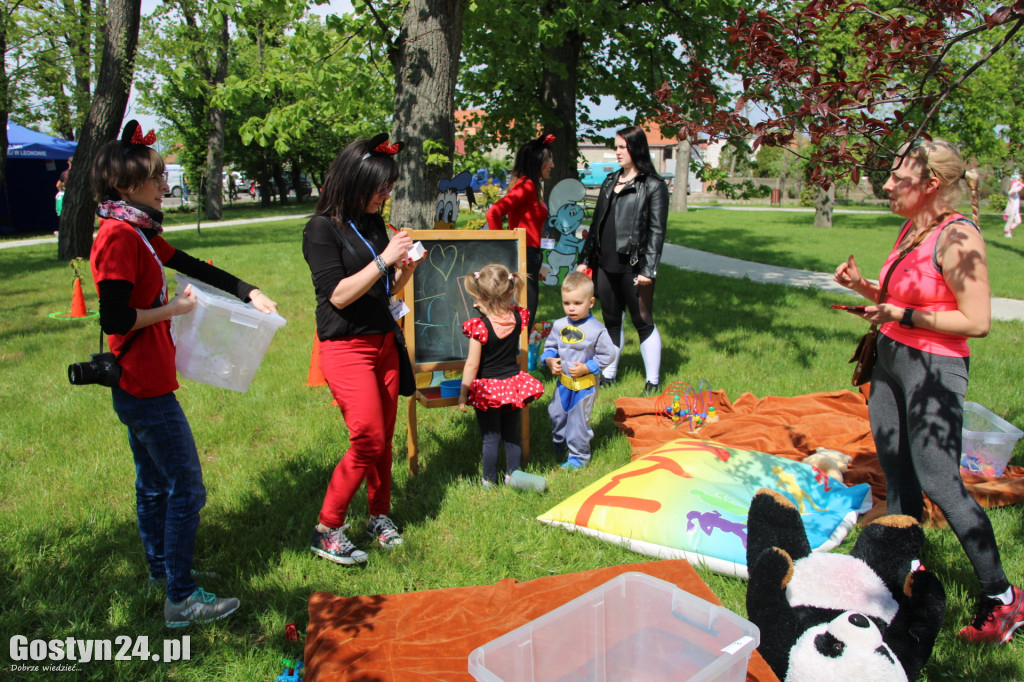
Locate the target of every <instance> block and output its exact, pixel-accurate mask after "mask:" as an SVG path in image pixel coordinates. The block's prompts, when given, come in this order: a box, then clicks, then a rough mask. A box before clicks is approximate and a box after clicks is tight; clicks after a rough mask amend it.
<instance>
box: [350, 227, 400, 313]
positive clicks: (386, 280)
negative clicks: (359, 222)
mask: <svg viewBox="0 0 1024 682" xmlns="http://www.w3.org/2000/svg"><path fill="white" fill-rule="evenodd" d="M348 224H349V225H351V226H352V231H353V232H355V233H356V236H357V237H359V238H360V239H362V240H363V243H364V244H366V248H368V249H369V250H370V253H371V254H373V259H374V260H377V251H376V250H375V249H374V248H373V246H371V245H370V242H368V241H366V237H364V236H363V235H362V234H361V233H360V232H359V228H357V227H356V224H355V223H354V222H352V221H351V220H350V221H348ZM381 277H382V278H383V279H384V293H385V294H387V297H388V298H391V278H390V277H387V276H386V275H383V274H382V275H381Z"/></svg>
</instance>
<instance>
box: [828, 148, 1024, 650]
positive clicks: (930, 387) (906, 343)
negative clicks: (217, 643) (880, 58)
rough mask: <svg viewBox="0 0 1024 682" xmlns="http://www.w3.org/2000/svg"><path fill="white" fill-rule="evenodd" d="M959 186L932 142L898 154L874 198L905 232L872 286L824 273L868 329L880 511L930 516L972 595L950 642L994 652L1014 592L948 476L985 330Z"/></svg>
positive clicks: (950, 152)
mask: <svg viewBox="0 0 1024 682" xmlns="http://www.w3.org/2000/svg"><path fill="white" fill-rule="evenodd" d="M962 180H966V181H967V182H968V184H972V183H973V186H974V187H976V186H977V182H978V177H977V173H975V172H974V171H967V170H966V167H965V165H964V162H963V159H962V158H961V157H960V154H959V152H958V151H957V150H956V149H955V148H954V147H953V146H952V145H950V144H949V143H947V142H944V141H942V140H934V141H926V142H921V143H920V144H916V145H914V146H912V147H904V148H903V149H901V150H900V154H899V155H898V156H897V157H896V159H895V161H894V162H893V165H892V171H891V174H890V176H889V180H888V181H887V182H886V183H885V190H886V191H888V192H889V206H890V208H891V210H892V212H893V213H895V214H896V215H899V216H902V217H903V218H905V219H906V222H905V223H904V224H903V227H902V228H901V230H900V233H899V237H898V238H897V240H896V244H895V245H894V246H893V249H892V252H891V253H890V254H889V257H888V258H887V259H886V261H885V264H884V265H883V266H882V269H881V272H880V273H879V281H878V282H871V281H869V280H867V279H865V278H864V277H863V276H862V275H861V271H860V268H859V267H858V266H857V262H856V260H855V259H854V257H853V256H852V255H851V256H850V257H849V259H847V261H846V262H844V263H842V264H840V265H839V267H837V268H836V271H835V276H834V279H835V281H836V282H837V283H839V284H841V285H843V286H844V287H846V288H848V289H852V290H853V291H855V292H857V293H858V294H860V295H861V296H863V297H864V298H866V299H868V300H869V301H871V302H872V303H873V305H868V306H867V307H866V308H864V311H863V313H854V314H859V315H860V317H862V318H864V319H865V320H867V321H868V322H871V323H874V324H878V325H879V331H880V335H879V338H878V358H877V361H876V363H875V368H874V372H873V374H872V377H871V393H870V396H871V397H870V401H869V409H870V414H871V432H872V435H873V436H874V440H875V446H876V449H877V451H878V460H879V463H880V464H881V465H882V469H883V471H884V472H885V477H886V503H887V506H888V512H889V513H890V514H907V515H910V516H913V517H915V518H916V519H918V520H919V521H920V520H921V518H922V514H923V511H924V501H923V497H922V493H923V494H925V495H927V496H928V497H929V499H931V500H932V501H933V502H934V503H935V504H936V505H937V506H938V507H939V508H940V509H941V510H942V512H943V514H944V515H945V517H946V520H947V521H949V525H950V528H951V529H952V530H953V532H954V533H955V534H956V536H957V539H959V540H960V544H961V545H962V546H963V548H964V551H965V552H966V554H967V557H968V559H970V561H971V564H972V565H973V567H974V571H975V574H976V575H977V578H978V582H979V586H980V593H981V594H980V595H979V598H978V604H977V608H976V611H975V615H974V618H973V619H972V621H971V622H970V623H969V624H968V625H967V626H965V627H964V628H963V629H961V630H960V633H959V634H960V637H961V638H963V639H966V640H969V641H975V642H992V643H1005V642H1008V641H1009V640H1010V638H1011V637H1012V636H1013V633H1014V632H1015V631H1016V630H1017V628H1019V627H1020V626H1021V625H1024V592H1021V591H1020V590H1019V589H1018V588H1016V587H1014V586H1013V585H1011V583H1010V581H1009V579H1008V578H1007V577H1006V573H1005V572H1004V571H1003V566H1002V562H1001V559H1000V556H999V548H998V545H997V543H996V539H995V534H994V533H993V530H992V524H991V523H990V522H989V519H988V516H987V515H986V514H985V510H984V509H982V508H981V506H980V505H979V504H978V502H977V501H976V500H975V499H974V498H973V497H971V495H970V494H969V493H968V492H967V490H966V488H965V487H964V484H963V481H962V480H961V478H960V471H959V464H960V451H961V448H962V429H963V403H964V396H965V395H966V393H967V380H968V368H969V366H970V348H969V347H968V343H967V340H968V339H969V338H980V337H983V336H985V335H986V334H988V331H989V325H990V322H991V300H990V293H989V284H988V267H987V264H986V259H985V241H984V240H983V239H982V236H981V232H980V230H979V229H978V228H977V226H976V223H977V215H978V206H977V203H976V195H975V194H974V193H973V192H972V208H973V213H974V216H973V217H974V222H973V223H972V222H971V221H969V220H967V219H966V218H965V217H964V216H962V215H960V214H959V213H956V211H955V210H954V207H955V206H956V204H957V201H958V200H959V197H960V183H961V181H962ZM904 254H905V255H904ZM901 255H903V258H902V259H900V258H899V257H900V256H901ZM897 260H899V262H896V261H897ZM890 270H892V273H891V275H890ZM886 277H888V284H887V286H886V287H885V296H884V298H883V300H881V301H880V300H879V296H880V294H881V289H882V285H881V283H882V282H884V281H885V280H886ZM933 568H934V567H933ZM909 570H910V567H909V566H908V571H909Z"/></svg>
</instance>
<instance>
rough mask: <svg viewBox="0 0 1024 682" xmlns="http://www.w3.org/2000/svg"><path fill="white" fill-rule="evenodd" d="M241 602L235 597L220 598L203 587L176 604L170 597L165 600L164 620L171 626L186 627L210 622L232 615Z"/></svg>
mask: <svg viewBox="0 0 1024 682" xmlns="http://www.w3.org/2000/svg"><path fill="white" fill-rule="evenodd" d="M239 606H241V602H239V601H238V600H237V599H235V598H233V597H228V598H225V599H218V598H217V595H215V594H210V593H209V592H207V591H206V590H204V589H203V588H201V587H197V588H196V591H195V592H193V593H192V594H190V595H189V596H188V599H186V600H185V601H183V602H181V603H180V604H175V603H174V602H172V601H171V600H170V599H165V600H164V622H165V623H166V624H167V627H169V628H184V627H188V626H189V625H191V624H192V623H210V622H212V621H215V620H220V619H221V618H225V617H227V616H230V615H231V614H232V613H234V612H235V611H237V610H238V607H239Z"/></svg>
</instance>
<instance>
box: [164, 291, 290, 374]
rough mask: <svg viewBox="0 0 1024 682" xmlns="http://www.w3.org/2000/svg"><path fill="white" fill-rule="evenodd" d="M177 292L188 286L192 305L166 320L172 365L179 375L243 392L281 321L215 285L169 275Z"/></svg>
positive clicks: (272, 314)
mask: <svg viewBox="0 0 1024 682" xmlns="http://www.w3.org/2000/svg"><path fill="white" fill-rule="evenodd" d="M174 276H175V278H176V279H177V282H178V291H182V290H184V288H185V285H187V284H191V285H192V290H193V291H194V292H195V294H196V307H195V308H194V309H193V310H192V312H190V313H189V314H187V315H177V316H175V317H172V318H171V335H172V336H173V337H174V345H175V347H176V354H175V366H176V367H177V368H178V372H179V373H180V374H181V376H183V377H185V378H186V379H191V380H192V381H199V382H201V383H204V384H209V385H211V386H218V387H220V388H228V389H231V390H232V391H239V392H240V393H245V392H246V391H248V390H249V385H250V384H251V383H252V380H253V377H254V376H256V370H257V369H259V367H260V363H261V362H263V355H264V354H265V353H266V352H267V347H268V346H270V342H271V341H272V340H273V339H274V334H276V333H277V330H278V329H280V328H281V327H283V326H284V324H285V319H284V318H283V317H281V316H280V315H278V314H276V313H270V314H267V313H262V312H260V311H259V310H257V309H256V307H255V306H253V305H251V304H249V303H243V302H241V301H239V300H238V299H237V298H236V297H234V296H231V295H230V294H227V293H226V292H223V291H221V290H220V289H217V288H215V287H212V286H210V285H208V284H203V283H202V282H197V281H195V280H193V279H190V278H188V277H186V276H185V275H182V274H180V273H175V275H174Z"/></svg>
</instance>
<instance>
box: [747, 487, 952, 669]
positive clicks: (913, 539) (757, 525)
mask: <svg viewBox="0 0 1024 682" xmlns="http://www.w3.org/2000/svg"><path fill="white" fill-rule="evenodd" d="M923 544H924V531H922V530H921V526H920V524H918V523H917V521H916V520H915V519H913V518H911V517H909V516H885V517H882V518H880V519H878V520H876V521H875V522H873V523H871V524H869V525H868V526H867V527H866V528H864V530H863V531H862V532H861V534H860V536H859V537H858V538H857V542H856V544H855V545H854V548H853V551H852V552H851V553H850V554H849V555H844V554H832V553H827V552H812V551H811V548H810V545H809V543H808V542H807V534H806V532H805V530H804V525H803V521H802V520H801V518H800V512H799V511H798V510H797V508H796V506H795V505H794V504H793V503H792V502H791V501H790V500H789V499H788V498H787V497H785V496H784V495H782V494H781V493H779V492H777V491H774V490H767V489H762V490H760V491H758V493H757V494H756V495H755V496H754V500H753V502H752V503H751V505H750V514H749V517H748V521H747V567H748V572H749V575H750V583H749V585H748V587H747V617H748V618H749V619H750V620H751V622H753V623H754V624H755V625H757V627H758V628H759V629H760V631H761V644H760V646H759V647H758V651H760V652H761V655H762V656H763V657H764V659H765V660H766V661H767V662H768V665H770V666H771V668H772V670H773V671H774V672H775V674H776V675H778V677H779V679H780V680H783V681H784V682H821V681H822V680H827V681H828V682H846V681H847V680H849V681H850V682H853V681H857V682H861V681H862V680H872V682H885V681H888V680H893V681H895V680H900V681H905V680H916V679H917V676H918V673H920V671H921V668H922V667H923V666H924V664H925V662H927V660H928V657H929V656H930V655H931V652H932V646H933V645H934V644H935V637H936V635H938V632H939V628H940V627H941V626H942V616H943V613H944V612H945V608H946V594H945V591H944V590H943V588H942V584H941V583H940V582H939V580H938V578H937V577H935V575H934V574H932V573H929V572H928V571H927V570H924V569H923V568H922V569H919V570H916V571H912V570H911V562H912V561H913V560H914V559H915V558H917V557H918V556H919V553H920V550H921V547H922V545H923Z"/></svg>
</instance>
